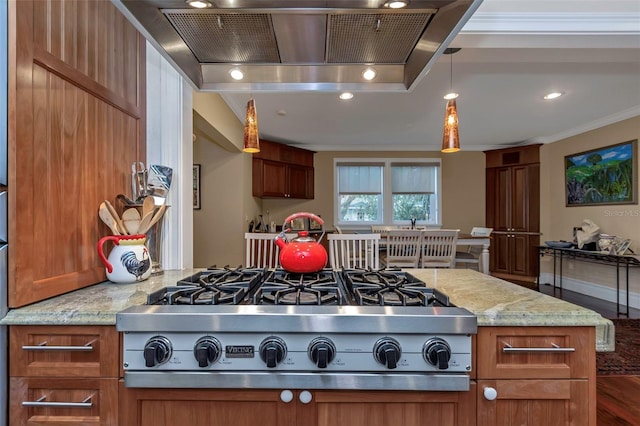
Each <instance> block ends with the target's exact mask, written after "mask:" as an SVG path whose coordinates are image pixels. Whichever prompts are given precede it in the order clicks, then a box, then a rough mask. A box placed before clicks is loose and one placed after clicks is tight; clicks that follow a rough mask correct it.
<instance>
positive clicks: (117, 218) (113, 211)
mask: <svg viewBox="0 0 640 426" xmlns="http://www.w3.org/2000/svg"><path fill="white" fill-rule="evenodd" d="M104 204H106V206H107V209H109V213H111V216H113V219H114V220H115V221H116V225H117V226H118V230H119V231H120V233H121V234H124V235H127V234H128V232H127V228H126V227H125V226H124V223H122V219H120V216H119V215H118V212H117V211H116V209H115V208H113V205H112V204H111V203H110V202H109V200H104Z"/></svg>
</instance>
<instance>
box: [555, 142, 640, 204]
mask: <svg viewBox="0 0 640 426" xmlns="http://www.w3.org/2000/svg"><path fill="white" fill-rule="evenodd" d="M564 177H565V188H566V205H567V207H572V206H594V205H605V204H637V203H638V140H637V139H636V140H632V141H627V142H623V143H619V144H616V145H609V146H605V147H603V148H598V149H592V150H589V151H584V152H579V153H577V154H572V155H567V156H565V157H564Z"/></svg>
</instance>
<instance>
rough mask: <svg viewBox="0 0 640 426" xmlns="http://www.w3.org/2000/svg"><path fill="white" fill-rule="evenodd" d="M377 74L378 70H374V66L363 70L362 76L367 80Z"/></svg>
mask: <svg viewBox="0 0 640 426" xmlns="http://www.w3.org/2000/svg"><path fill="white" fill-rule="evenodd" d="M376 74H377V73H376V70H374V69H373V68H367V69H366V70H364V71H363V72H362V78H364V79H365V80H373V79H374V78H376Z"/></svg>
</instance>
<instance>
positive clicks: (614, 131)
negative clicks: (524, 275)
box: [540, 117, 640, 292]
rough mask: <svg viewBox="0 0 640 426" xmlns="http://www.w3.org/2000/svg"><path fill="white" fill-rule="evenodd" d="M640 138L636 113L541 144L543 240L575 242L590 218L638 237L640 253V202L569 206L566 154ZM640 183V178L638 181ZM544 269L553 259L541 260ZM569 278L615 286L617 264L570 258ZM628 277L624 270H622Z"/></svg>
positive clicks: (638, 277) (633, 283)
mask: <svg viewBox="0 0 640 426" xmlns="http://www.w3.org/2000/svg"><path fill="white" fill-rule="evenodd" d="M639 138H640V117H634V118H631V119H628V120H624V121H621V122H619V123H615V124H612V125H609V126H605V127H602V128H599V129H596V130H593V131H590V132H586V133H583V134H581V135H578V136H573V137H571V138H567V139H564V140H561V141H558V142H555V143H552V144H547V145H543V146H542V148H541V165H540V174H541V193H540V200H541V206H540V213H541V231H542V233H543V236H542V238H541V241H547V240H567V241H571V240H572V238H573V236H572V229H573V227H574V226H579V225H580V224H581V223H582V221H583V220H584V219H590V220H592V221H593V222H595V223H596V224H597V225H599V226H600V229H601V231H602V233H606V234H611V235H617V236H620V237H624V238H631V239H632V240H633V244H632V246H631V247H632V249H633V250H634V251H635V252H636V253H640V206H639V205H638V204H632V205H608V206H585V207H566V206H565V191H564V157H565V156H566V155H571V154H575V153H578V152H581V151H586V150H589V149H593V148H600V147H604V146H607V145H612V144H616V143H620V142H625V141H629V140H633V139H639ZM636 184H637V186H640V178H639V181H638V182H636ZM541 269H542V271H543V272H550V271H551V269H552V268H551V262H550V260H549V259H544V258H543V260H542V262H541ZM563 272H564V274H565V276H567V277H571V278H575V279H576V280H579V281H583V282H588V283H592V284H600V285H604V286H607V287H615V267H613V268H612V267H603V266H599V265H589V264H586V263H584V262H569V263H568V264H567V265H566V266H565V268H564V270H563ZM638 272H640V271H638V270H635V271H633V272H632V274H631V279H630V287H631V288H630V290H631V291H632V292H640V274H639V273H638ZM622 275H623V278H624V273H623V274H622Z"/></svg>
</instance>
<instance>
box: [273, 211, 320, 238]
mask: <svg viewBox="0 0 640 426" xmlns="http://www.w3.org/2000/svg"><path fill="white" fill-rule="evenodd" d="M300 217H308V218H309V219H311V220H315V221H316V222H317V223H318V224H320V226H321V227H322V234H321V235H320V238H318V240H317V243H318V244H320V241H322V238H323V237H324V234H325V231H324V220H323V219H322V218H321V217H320V216H318V215H315V214H313V213H309V212H298V213H293V214H292V215H289V216H287V218H286V219H285V220H284V224H283V225H282V233H284V232H286V230H288V229H287V223H289V222H291V221H292V220H296V219H298V218H300Z"/></svg>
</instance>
